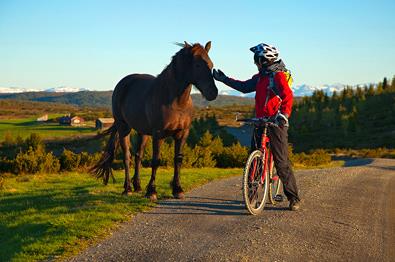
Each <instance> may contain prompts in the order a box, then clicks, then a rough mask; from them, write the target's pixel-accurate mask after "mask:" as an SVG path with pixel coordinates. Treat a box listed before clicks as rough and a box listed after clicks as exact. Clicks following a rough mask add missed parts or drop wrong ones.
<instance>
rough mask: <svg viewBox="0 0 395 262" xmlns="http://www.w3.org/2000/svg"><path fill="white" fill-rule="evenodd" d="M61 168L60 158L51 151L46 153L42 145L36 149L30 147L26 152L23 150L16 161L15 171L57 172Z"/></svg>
mask: <svg viewBox="0 0 395 262" xmlns="http://www.w3.org/2000/svg"><path fill="white" fill-rule="evenodd" d="M59 169H60V163H59V160H58V159H57V158H56V157H55V156H54V155H53V154H52V152H51V153H46V152H45V150H44V148H43V147H42V146H38V147H37V148H36V149H33V147H31V146H30V147H29V149H28V150H27V151H26V152H23V151H21V152H20V153H19V154H18V155H17V156H16V158H15V161H14V172H15V173H17V174H20V173H22V174H24V173H31V174H35V173H44V172H45V173H56V172H58V171H59Z"/></svg>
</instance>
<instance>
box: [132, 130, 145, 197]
mask: <svg viewBox="0 0 395 262" xmlns="http://www.w3.org/2000/svg"><path fill="white" fill-rule="evenodd" d="M147 139H148V136H145V135H142V134H140V133H138V134H137V147H136V154H135V156H134V176H133V187H134V191H135V192H141V186H140V168H141V159H142V158H143V154H144V148H145V144H146V143H147Z"/></svg>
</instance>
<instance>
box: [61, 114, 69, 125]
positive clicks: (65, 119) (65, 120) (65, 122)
mask: <svg viewBox="0 0 395 262" xmlns="http://www.w3.org/2000/svg"><path fill="white" fill-rule="evenodd" d="M58 121H59V124H60V125H67V126H69V125H70V124H71V117H70V115H68V116H62V117H59V120H58Z"/></svg>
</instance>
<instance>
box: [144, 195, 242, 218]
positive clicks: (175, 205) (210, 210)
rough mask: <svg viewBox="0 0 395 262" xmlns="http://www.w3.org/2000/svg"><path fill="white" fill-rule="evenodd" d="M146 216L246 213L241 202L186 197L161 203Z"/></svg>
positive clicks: (232, 214) (236, 214)
mask: <svg viewBox="0 0 395 262" xmlns="http://www.w3.org/2000/svg"><path fill="white" fill-rule="evenodd" d="M148 214H155V215H156V214H169V215H184V214H187V215H191V214H193V215H224V216H241V215H246V211H245V208H244V204H243V202H242V201H238V200H229V199H217V198H205V197H187V198H186V199H185V200H181V201H180V200H166V201H163V202H161V203H160V204H159V205H158V206H157V210H156V212H153V213H148Z"/></svg>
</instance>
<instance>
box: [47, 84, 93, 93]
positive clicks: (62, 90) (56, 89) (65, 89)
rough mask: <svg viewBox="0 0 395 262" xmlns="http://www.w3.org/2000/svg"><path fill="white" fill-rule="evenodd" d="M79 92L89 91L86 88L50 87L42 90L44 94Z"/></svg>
mask: <svg viewBox="0 0 395 262" xmlns="http://www.w3.org/2000/svg"><path fill="white" fill-rule="evenodd" d="M81 91H89V90H88V89H86V88H79V87H69V86H59V87H52V88H48V89H45V90H44V92H55V93H66V92H71V93H75V92H81Z"/></svg>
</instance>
